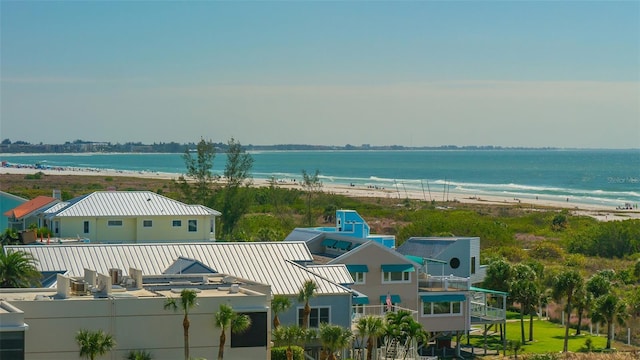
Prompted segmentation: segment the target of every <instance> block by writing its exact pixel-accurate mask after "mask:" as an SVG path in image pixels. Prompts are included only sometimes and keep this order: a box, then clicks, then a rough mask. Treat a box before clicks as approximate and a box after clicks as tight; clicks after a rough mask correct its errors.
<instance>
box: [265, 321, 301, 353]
mask: <svg viewBox="0 0 640 360" xmlns="http://www.w3.org/2000/svg"><path fill="white" fill-rule="evenodd" d="M305 337H306V330H305V329H303V328H301V327H300V326H298V325H290V326H280V327H278V328H277V329H274V330H273V341H274V342H275V343H276V344H278V346H286V347H287V360H292V359H293V350H292V349H291V346H293V345H297V344H299V343H300V342H301V341H304V340H305Z"/></svg>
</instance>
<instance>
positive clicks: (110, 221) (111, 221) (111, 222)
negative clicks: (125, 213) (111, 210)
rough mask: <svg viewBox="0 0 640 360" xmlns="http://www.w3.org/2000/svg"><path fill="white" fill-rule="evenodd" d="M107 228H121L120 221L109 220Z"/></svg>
mask: <svg viewBox="0 0 640 360" xmlns="http://www.w3.org/2000/svg"><path fill="white" fill-rule="evenodd" d="M107 226H122V220H109V221H107Z"/></svg>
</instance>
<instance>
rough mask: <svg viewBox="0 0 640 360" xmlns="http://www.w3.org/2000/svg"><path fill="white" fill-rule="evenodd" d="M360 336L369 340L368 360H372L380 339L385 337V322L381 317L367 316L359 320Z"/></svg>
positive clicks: (357, 328) (358, 330)
mask: <svg viewBox="0 0 640 360" xmlns="http://www.w3.org/2000/svg"><path fill="white" fill-rule="evenodd" d="M356 331H357V332H358V335H359V336H360V337H361V338H362V341H364V339H365V338H366V339H367V360H371V358H372V356H373V349H374V348H377V342H378V338H379V337H381V336H382V335H384V332H385V331H384V320H383V319H382V318H381V317H380V316H373V315H367V316H363V317H361V318H360V319H358V323H357V324H356Z"/></svg>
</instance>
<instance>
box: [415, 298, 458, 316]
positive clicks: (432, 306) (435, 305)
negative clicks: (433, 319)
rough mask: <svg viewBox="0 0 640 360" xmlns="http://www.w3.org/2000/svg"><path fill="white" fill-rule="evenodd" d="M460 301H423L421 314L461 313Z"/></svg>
mask: <svg viewBox="0 0 640 360" xmlns="http://www.w3.org/2000/svg"><path fill="white" fill-rule="evenodd" d="M461 314H462V303H461V302H459V301H441V302H423V303H422V315H424V316H438V315H461Z"/></svg>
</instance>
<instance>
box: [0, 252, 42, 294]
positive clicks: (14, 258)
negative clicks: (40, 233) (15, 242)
mask: <svg viewBox="0 0 640 360" xmlns="http://www.w3.org/2000/svg"><path fill="white" fill-rule="evenodd" d="M37 263H38V261H37V260H36V259H35V258H34V257H33V255H31V254H29V253H27V252H24V251H9V250H7V251H6V252H5V251H3V249H0V287H2V288H25V287H30V286H33V285H38V286H39V285H40V278H41V277H42V274H40V272H39V271H38V269H37V268H36V264H37Z"/></svg>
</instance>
